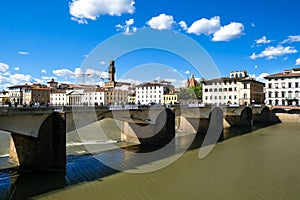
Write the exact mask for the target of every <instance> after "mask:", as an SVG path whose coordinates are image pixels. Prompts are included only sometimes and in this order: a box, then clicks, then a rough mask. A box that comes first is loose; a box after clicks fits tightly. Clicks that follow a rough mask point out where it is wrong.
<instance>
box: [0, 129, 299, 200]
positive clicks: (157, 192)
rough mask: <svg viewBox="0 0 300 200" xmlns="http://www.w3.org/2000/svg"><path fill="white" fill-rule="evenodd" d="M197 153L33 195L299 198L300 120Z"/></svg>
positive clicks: (161, 197)
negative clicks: (159, 165) (160, 166)
mask: <svg viewBox="0 0 300 200" xmlns="http://www.w3.org/2000/svg"><path fill="white" fill-rule="evenodd" d="M227 134H230V133H227ZM69 151H70V150H69ZM198 153H199V148H194V149H192V150H189V151H187V152H185V153H184V154H183V156H181V157H180V158H179V159H178V160H177V161H175V162H174V163H172V164H171V165H169V166H167V167H165V168H163V169H160V170H157V171H154V172H149V173H140V174H133V173H127V172H117V173H112V174H110V175H108V176H103V177H101V178H95V179H94V180H90V181H83V182H80V183H78V184H72V185H69V186H65V187H62V188H60V189H56V190H52V191H50V192H46V193H42V194H40V195H37V196H36V195H34V197H32V198H33V199H49V200H51V199H53V200H54V199H120V200H126V199H128V200H134V199H137V200H140V199H155V200H156V199H187V200H190V199H205V200H207V199H222V200H223V199H251V200H252V199H272V200H273V199H295V200H296V199H300V124H296V123H294V124H292V123H291V124H289V123H282V124H275V125H272V126H267V127H262V128H259V129H257V130H254V131H252V132H249V133H247V134H243V135H239V136H236V137H231V138H229V139H226V140H224V141H223V142H220V143H218V144H217V145H216V146H215V147H214V148H213V150H212V151H211V152H210V153H209V154H208V156H206V157H205V158H203V159H199V158H198ZM152 164H153V163H146V164H145V165H148V166H149V167H151V165H152ZM45 184H47V183H46V182H45ZM28 188H30V186H28ZM0 199H1V198H0Z"/></svg>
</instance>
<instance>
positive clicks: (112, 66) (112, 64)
mask: <svg viewBox="0 0 300 200" xmlns="http://www.w3.org/2000/svg"><path fill="white" fill-rule="evenodd" d="M108 72H109V81H110V82H115V73H116V68H115V61H113V60H111V61H109V69H108Z"/></svg>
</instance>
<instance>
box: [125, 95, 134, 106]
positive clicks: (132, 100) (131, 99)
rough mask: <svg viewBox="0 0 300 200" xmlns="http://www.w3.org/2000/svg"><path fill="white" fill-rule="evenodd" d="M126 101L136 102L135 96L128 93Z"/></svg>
mask: <svg viewBox="0 0 300 200" xmlns="http://www.w3.org/2000/svg"><path fill="white" fill-rule="evenodd" d="M127 102H128V103H130V104H136V96H135V95H128V98H127Z"/></svg>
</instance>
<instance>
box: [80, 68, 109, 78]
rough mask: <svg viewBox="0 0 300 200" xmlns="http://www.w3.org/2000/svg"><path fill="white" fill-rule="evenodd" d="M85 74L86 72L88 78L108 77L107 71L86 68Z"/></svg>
mask: <svg viewBox="0 0 300 200" xmlns="http://www.w3.org/2000/svg"><path fill="white" fill-rule="evenodd" d="M85 74H87V76H88V77H90V78H98V79H100V78H108V77H109V76H108V73H107V72H100V71H97V70H94V69H87V70H86V72H85Z"/></svg>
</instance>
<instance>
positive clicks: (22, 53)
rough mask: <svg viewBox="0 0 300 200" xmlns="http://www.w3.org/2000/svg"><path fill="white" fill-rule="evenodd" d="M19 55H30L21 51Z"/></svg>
mask: <svg viewBox="0 0 300 200" xmlns="http://www.w3.org/2000/svg"><path fill="white" fill-rule="evenodd" d="M18 54H20V55H25V56H27V55H29V52H26V51H19V52H18Z"/></svg>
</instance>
